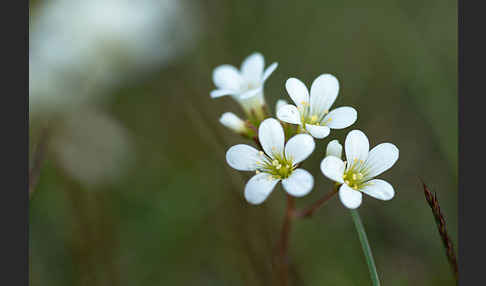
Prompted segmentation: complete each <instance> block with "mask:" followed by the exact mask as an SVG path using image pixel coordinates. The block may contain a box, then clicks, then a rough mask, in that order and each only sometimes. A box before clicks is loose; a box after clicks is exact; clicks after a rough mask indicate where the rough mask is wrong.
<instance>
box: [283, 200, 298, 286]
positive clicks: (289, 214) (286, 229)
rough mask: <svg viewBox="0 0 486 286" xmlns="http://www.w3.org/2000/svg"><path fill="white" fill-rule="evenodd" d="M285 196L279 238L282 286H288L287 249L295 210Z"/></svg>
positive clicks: (292, 202)
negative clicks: (285, 202) (283, 216)
mask: <svg viewBox="0 0 486 286" xmlns="http://www.w3.org/2000/svg"><path fill="white" fill-rule="evenodd" d="M286 195H287V210H286V212H285V219H284V222H283V226H282V233H281V236H280V261H281V272H280V275H281V283H282V285H284V286H286V285H288V275H289V274H288V273H289V269H288V263H289V257H288V249H289V239H290V231H291V229H292V218H293V213H294V209H295V202H294V198H293V197H292V196H290V195H289V194H286Z"/></svg>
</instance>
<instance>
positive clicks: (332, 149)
mask: <svg viewBox="0 0 486 286" xmlns="http://www.w3.org/2000/svg"><path fill="white" fill-rule="evenodd" d="M342 154H343V145H341V143H339V141H338V140H337V139H334V140H332V141H331V142H329V144H327V148H326V156H335V157H338V158H339V159H341V156H342Z"/></svg>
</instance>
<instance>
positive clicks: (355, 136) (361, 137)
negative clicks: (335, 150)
mask: <svg viewBox="0 0 486 286" xmlns="http://www.w3.org/2000/svg"><path fill="white" fill-rule="evenodd" d="M344 149H345V151H346V159H347V161H348V164H347V165H348V168H349V167H350V166H352V165H353V162H354V161H355V160H356V161H366V158H368V151H369V150H370V143H369V142H368V137H366V135H365V134H364V133H363V132H362V131H360V130H353V131H351V132H349V133H348V135H347V136H346V141H345V142H344Z"/></svg>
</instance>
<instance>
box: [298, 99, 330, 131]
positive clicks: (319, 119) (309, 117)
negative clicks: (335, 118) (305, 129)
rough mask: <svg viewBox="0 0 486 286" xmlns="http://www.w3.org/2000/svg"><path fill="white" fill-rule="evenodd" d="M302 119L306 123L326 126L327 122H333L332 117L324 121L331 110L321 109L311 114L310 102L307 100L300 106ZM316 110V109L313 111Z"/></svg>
mask: <svg viewBox="0 0 486 286" xmlns="http://www.w3.org/2000/svg"><path fill="white" fill-rule="evenodd" d="M299 112H300V120H301V122H302V123H303V124H304V126H305V124H312V125H320V126H325V125H326V124H327V123H329V122H331V120H332V118H330V117H328V118H327V119H326V120H325V121H324V117H325V116H326V114H328V113H329V110H322V111H319V113H317V114H315V113H314V114H311V110H310V104H309V103H308V102H307V101H302V102H301V105H300V107H299ZM313 112H314V111H313Z"/></svg>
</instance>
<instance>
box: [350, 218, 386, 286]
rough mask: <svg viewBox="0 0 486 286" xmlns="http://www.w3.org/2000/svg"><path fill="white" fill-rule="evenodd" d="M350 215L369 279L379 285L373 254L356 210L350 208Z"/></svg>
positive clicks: (376, 285)
mask: <svg viewBox="0 0 486 286" xmlns="http://www.w3.org/2000/svg"><path fill="white" fill-rule="evenodd" d="M351 216H352V217H353V222H354V226H355V227H356V231H357V232H358V236H359V241H360V242H361V248H363V252H364V255H365V258H366V264H368V269H369V270H370V276H371V281H372V282H373V285H374V286H379V285H380V279H379V278H378V272H376V266H375V260H374V259H373V254H372V253H371V248H370V244H369V243H368V238H367V237H366V232H365V229H364V226H363V223H362V222H361V218H360V217H359V213H358V211H357V210H351Z"/></svg>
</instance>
